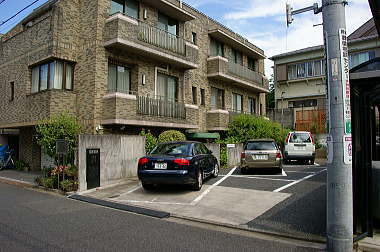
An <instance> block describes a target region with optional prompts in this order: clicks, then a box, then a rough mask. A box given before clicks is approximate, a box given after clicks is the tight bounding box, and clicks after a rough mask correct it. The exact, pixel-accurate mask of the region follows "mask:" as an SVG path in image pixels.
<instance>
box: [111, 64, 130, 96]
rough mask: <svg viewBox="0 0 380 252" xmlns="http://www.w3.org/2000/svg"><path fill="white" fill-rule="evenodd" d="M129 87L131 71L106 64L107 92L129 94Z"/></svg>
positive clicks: (119, 66)
mask: <svg viewBox="0 0 380 252" xmlns="http://www.w3.org/2000/svg"><path fill="white" fill-rule="evenodd" d="M130 87H131V71H130V69H129V68H127V67H124V66H121V65H115V64H111V63H109V64H108V92H110V93H113V92H120V93H127V94H128V93H129V91H130Z"/></svg>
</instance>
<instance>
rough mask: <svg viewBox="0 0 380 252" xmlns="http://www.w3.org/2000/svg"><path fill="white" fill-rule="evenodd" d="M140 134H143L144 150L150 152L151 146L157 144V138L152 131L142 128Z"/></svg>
mask: <svg viewBox="0 0 380 252" xmlns="http://www.w3.org/2000/svg"><path fill="white" fill-rule="evenodd" d="M140 136H145V152H146V153H150V152H151V151H152V150H153V148H154V147H155V146H156V145H157V138H156V137H155V136H153V134H152V133H150V131H149V130H148V132H145V130H142V131H141V132H140Z"/></svg>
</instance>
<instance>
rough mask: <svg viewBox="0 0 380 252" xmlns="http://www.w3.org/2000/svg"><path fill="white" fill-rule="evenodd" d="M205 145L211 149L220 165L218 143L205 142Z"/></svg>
mask: <svg viewBox="0 0 380 252" xmlns="http://www.w3.org/2000/svg"><path fill="white" fill-rule="evenodd" d="M205 145H206V147H207V148H208V149H209V150H210V151H212V154H213V155H214V156H215V157H216V159H218V164H219V167H220V144H216V143H206V144H205Z"/></svg>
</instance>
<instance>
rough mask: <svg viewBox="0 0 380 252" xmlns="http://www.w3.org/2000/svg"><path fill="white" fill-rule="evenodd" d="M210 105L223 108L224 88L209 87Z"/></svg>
mask: <svg viewBox="0 0 380 252" xmlns="http://www.w3.org/2000/svg"><path fill="white" fill-rule="evenodd" d="M211 107H213V108H217V109H224V90H222V89H219V88H211Z"/></svg>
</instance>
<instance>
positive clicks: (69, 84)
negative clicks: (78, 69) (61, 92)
mask: <svg viewBox="0 0 380 252" xmlns="http://www.w3.org/2000/svg"><path fill="white" fill-rule="evenodd" d="M58 67H59V64H58ZM66 89H69V90H72V89H73V66H72V65H71V64H69V63H66Z"/></svg>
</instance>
